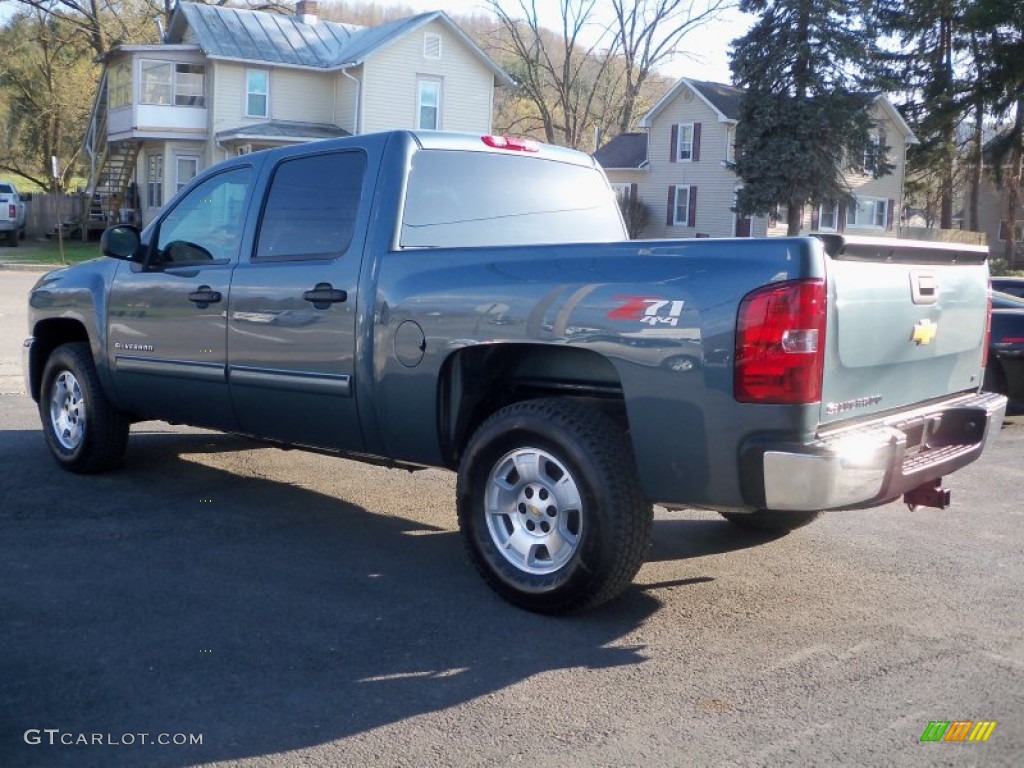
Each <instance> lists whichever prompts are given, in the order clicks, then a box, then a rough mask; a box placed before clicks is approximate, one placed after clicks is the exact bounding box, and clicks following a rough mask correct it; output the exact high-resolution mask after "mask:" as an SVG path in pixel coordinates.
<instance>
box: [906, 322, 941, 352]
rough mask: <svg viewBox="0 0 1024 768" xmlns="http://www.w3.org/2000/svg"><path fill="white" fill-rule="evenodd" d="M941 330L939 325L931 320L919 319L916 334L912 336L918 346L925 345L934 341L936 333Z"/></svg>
mask: <svg viewBox="0 0 1024 768" xmlns="http://www.w3.org/2000/svg"><path fill="white" fill-rule="evenodd" d="M938 332H939V326H938V325H936V324H935V323H933V322H932V321H931V320H919V321H918V322H917V324H916V325H915V326H914V335H913V336H911V337H910V340H911V341H913V342H914V343H915V344H917V346H919V347H920V346H924V345H927V344H931V343H932V339H934V338H935V334H937V333H938Z"/></svg>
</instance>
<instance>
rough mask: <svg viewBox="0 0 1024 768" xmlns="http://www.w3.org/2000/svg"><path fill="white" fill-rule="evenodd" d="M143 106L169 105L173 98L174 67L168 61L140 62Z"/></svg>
mask: <svg viewBox="0 0 1024 768" xmlns="http://www.w3.org/2000/svg"><path fill="white" fill-rule="evenodd" d="M141 68H142V94H141V101H142V103H143V104H167V105H170V104H171V102H172V100H173V98H174V67H173V65H172V64H171V62H169V61H147V60H145V59H143V60H142V62H141Z"/></svg>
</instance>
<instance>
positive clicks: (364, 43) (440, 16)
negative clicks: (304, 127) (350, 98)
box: [166, 2, 512, 84]
mask: <svg viewBox="0 0 1024 768" xmlns="http://www.w3.org/2000/svg"><path fill="white" fill-rule="evenodd" d="M435 19H436V20H439V21H441V22H442V23H443V24H444V25H445V26H447V27H448V28H449V29H450V30H451V31H452V32H453V33H454V34H455V35H456V37H458V38H459V39H460V40H461V41H462V42H463V43H464V44H465V45H466V46H467V47H469V48H470V49H471V50H472V51H473V52H474V53H475V54H476V55H477V56H479V57H480V58H481V59H482V60H483V61H484V63H485V64H486V65H487V66H488V68H490V69H491V71H492V72H494V75H495V77H497V78H498V79H499V80H500V81H501V82H502V83H503V84H511V83H512V79H511V78H510V77H509V75H508V74H507V73H506V72H505V71H504V70H503V69H501V67H499V66H498V65H497V64H495V63H494V62H493V61H492V60H491V58H490V57H489V56H488V55H487V54H486V53H484V52H483V51H482V50H481V49H480V47H479V46H477V45H476V44H475V43H474V42H473V41H472V40H471V39H470V38H469V36H468V35H466V33H465V32H463V31H462V30H461V29H460V28H459V26H458V25H457V24H456V23H455V22H453V21H452V20H451V19H450V18H448V16H447V14H445V13H444V12H443V11H431V12H430V13H421V14H418V15H416V16H410V17H408V18H405V19H398V20H396V21H392V22H388V23H387V24H380V25H378V26H375V27H359V26H356V25H354V24H339V23H337V22H333V21H321V20H317V21H315V22H314V23H312V24H307V23H306V22H304V21H302V19H300V18H299V17H298V16H289V15H284V14H278V13H268V12H265V11H252V10H249V9H247V8H227V7H224V6H217V5H204V4H201V3H192V2H182V3H178V6H177V8H176V9H175V12H174V16H173V17H172V18H171V23H170V26H169V29H168V33H167V37H166V42H167V43H180V42H181V41H182V40H183V39H184V37H185V33H186V31H187V30H188V29H191V30H192V33H193V34H194V35H195V39H196V42H197V43H198V44H199V47H200V48H201V49H202V51H203V53H204V54H206V56H207V57H208V58H211V59H228V60H234V61H251V62H259V63H264V64H277V65H279V66H288V67H303V68H308V69H321V70H324V69H342V68H345V67H351V66H355V65H358V64H361V63H363V61H365V60H366V59H367V58H368V57H370V56H371V55H373V54H374V53H376V52H378V51H380V50H381V49H382V48H384V47H386V46H387V45H390V44H391V43H392V42H394V41H395V40H397V39H398V38H400V37H402V36H403V35H405V34H407V33H409V32H412V31H413V30H415V29H416V28H417V27H421V26H423V25H424V24H428V23H430V22H431V21H434V20H435Z"/></svg>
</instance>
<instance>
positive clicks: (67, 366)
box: [39, 342, 131, 473]
mask: <svg viewBox="0 0 1024 768" xmlns="http://www.w3.org/2000/svg"><path fill="white" fill-rule="evenodd" d="M39 417H40V419H41V420H42V422H43V433H44V434H45V436H46V443H47V445H48V446H49V448H50V452H51V453H52V454H53V457H54V458H55V459H56V460H57V463H58V464H60V465H61V466H62V467H63V468H64V469H67V470H70V471H72V472H80V473H88V472H102V471H104V470H107V469H113V468H114V467H117V466H118V465H120V463H121V460H122V459H123V458H124V451H125V447H126V445H127V443H128V430H129V427H130V426H131V422H130V421H129V419H128V418H127V417H126V416H125V415H124V414H122V413H119V412H118V411H116V410H115V409H114V407H113V406H112V405H111V404H110V402H109V401H108V400H107V398H106V395H104V394H103V390H102V389H101V388H100V383H99V376H98V375H97V373H96V366H95V365H94V364H93V361H92V353H91V351H90V349H89V345H88V344H86V343H85V342H75V343H71V344H62V345H61V346H59V347H57V348H56V349H55V350H53V352H52V353H51V354H50V358H49V359H48V360H47V361H46V368H45V369H44V370H43V386H42V389H41V390H40V397H39Z"/></svg>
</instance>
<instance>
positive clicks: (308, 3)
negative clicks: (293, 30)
mask: <svg viewBox="0 0 1024 768" xmlns="http://www.w3.org/2000/svg"><path fill="white" fill-rule="evenodd" d="M319 12H320V9H319V8H318V7H317V0H299V1H298V2H297V3H295V15H296V16H298V17H299V21H301V22H302V23H303V24H316V23H317V22H318V21H319V20H320V13H319Z"/></svg>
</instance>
